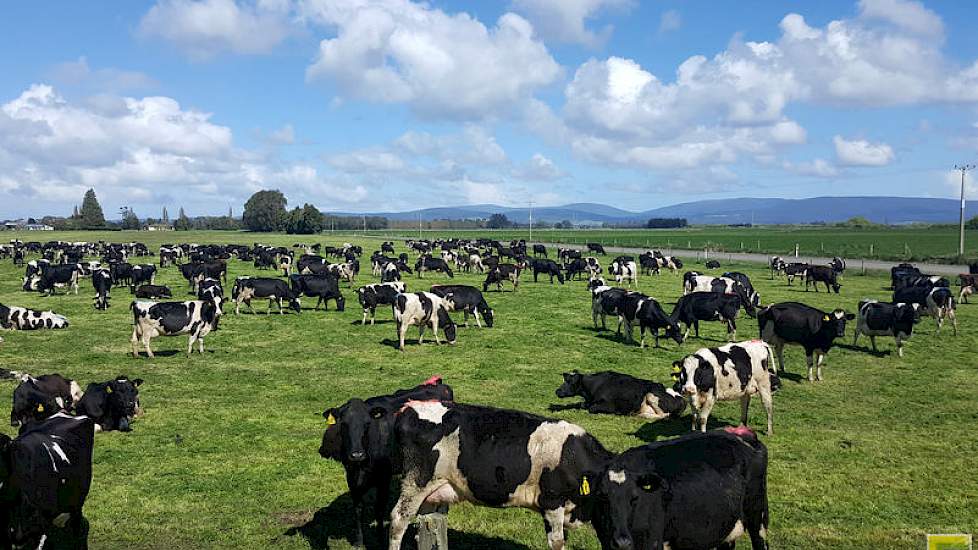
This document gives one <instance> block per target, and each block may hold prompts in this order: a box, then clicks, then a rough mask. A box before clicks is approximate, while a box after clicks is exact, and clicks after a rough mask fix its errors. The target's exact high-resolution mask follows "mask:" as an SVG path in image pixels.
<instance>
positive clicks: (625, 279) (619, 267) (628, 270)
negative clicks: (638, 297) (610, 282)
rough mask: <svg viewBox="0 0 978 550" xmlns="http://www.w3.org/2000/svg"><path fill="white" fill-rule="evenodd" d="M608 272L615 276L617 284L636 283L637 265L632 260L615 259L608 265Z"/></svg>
mask: <svg viewBox="0 0 978 550" xmlns="http://www.w3.org/2000/svg"><path fill="white" fill-rule="evenodd" d="M608 273H610V274H611V275H613V276H614V277H615V283H617V284H622V283H625V284H626V285H629V286H631V285H632V284H635V285H638V266H637V265H635V262H634V261H618V260H615V261H613V262H611V265H610V266H608Z"/></svg>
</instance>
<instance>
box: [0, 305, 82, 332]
mask: <svg viewBox="0 0 978 550" xmlns="http://www.w3.org/2000/svg"><path fill="white" fill-rule="evenodd" d="M0 327H2V328H4V329H7V330H11V329H13V330H37V329H42V328H68V318H67V317H65V316H64V315H58V314H57V313H54V312H53V311H37V310H36V309H30V308H26V307H20V306H5V305H3V304H0Z"/></svg>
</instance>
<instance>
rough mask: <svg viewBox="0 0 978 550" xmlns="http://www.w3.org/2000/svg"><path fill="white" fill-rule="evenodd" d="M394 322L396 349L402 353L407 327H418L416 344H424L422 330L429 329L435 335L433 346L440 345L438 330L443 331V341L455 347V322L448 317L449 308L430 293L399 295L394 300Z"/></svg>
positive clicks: (435, 295)
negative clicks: (396, 340) (395, 326)
mask: <svg viewBox="0 0 978 550" xmlns="http://www.w3.org/2000/svg"><path fill="white" fill-rule="evenodd" d="M392 309H393V310H394V320H395V321H397V337H398V349H400V350H401V351H404V337H405V336H406V335H407V331H408V327H410V326H411V325H418V344H422V343H424V329H425V328H426V327H429V326H430V327H431V331H432V332H433V333H434V334H435V344H438V345H441V340H439V339H438V328H439V327H441V328H442V330H444V331H445V340H446V341H447V342H448V343H449V344H451V345H455V336H456V335H455V322H454V321H452V318H451V316H450V315H448V311H449V307H448V306H447V305H446V304H445V300H443V299H442V298H441V297H439V296H438V295H437V294H433V293H431V292H414V293H401V294H398V295H397V297H395V298H394V306H393V308H392Z"/></svg>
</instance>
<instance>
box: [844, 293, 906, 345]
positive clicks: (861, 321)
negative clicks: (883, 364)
mask: <svg viewBox="0 0 978 550" xmlns="http://www.w3.org/2000/svg"><path fill="white" fill-rule="evenodd" d="M917 307H918V306H917V304H899V303H898V304H886V303H883V302H878V301H876V300H863V301H862V302H859V312H858V314H857V316H856V330H855V331H854V334H853V336H852V345H853V346H855V345H856V342H857V341H858V340H859V335H860V334H865V335H866V336H869V341H870V343H871V344H872V345H873V351H874V352H875V351H876V337H877V336H893V337H895V338H896V346H897V355H899V356H900V357H903V341H904V340H908V339H910V335H912V334H913V326H914V325H915V324H917V323H918V322H919V321H920V318H919V317H918V316H917Z"/></svg>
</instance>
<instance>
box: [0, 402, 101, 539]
mask: <svg viewBox="0 0 978 550" xmlns="http://www.w3.org/2000/svg"><path fill="white" fill-rule="evenodd" d="M94 440H95V429H94V425H93V422H92V419H90V418H88V417H87V416H69V415H67V414H64V413H58V414H55V415H54V416H52V417H50V418H48V419H47V420H45V421H43V422H37V423H34V424H32V425H31V426H29V427H26V428H25V429H23V430H21V433H20V435H19V436H17V438H16V439H14V440H13V441H11V440H10V438H9V437H7V436H6V435H0V487H2V488H3V501H2V502H0V517H2V518H3V519H4V524H3V533H2V534H0V544H2V545H3V546H4V547H5V548H10V547H11V544H12V545H13V547H14V548H38V549H42V548H66V549H67V548H72V549H84V548H88V521H87V520H86V519H85V517H84V516H83V515H82V508H83V507H84V505H85V499H86V498H87V496H88V491H89V488H90V487H91V483H92V449H93V446H94Z"/></svg>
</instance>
